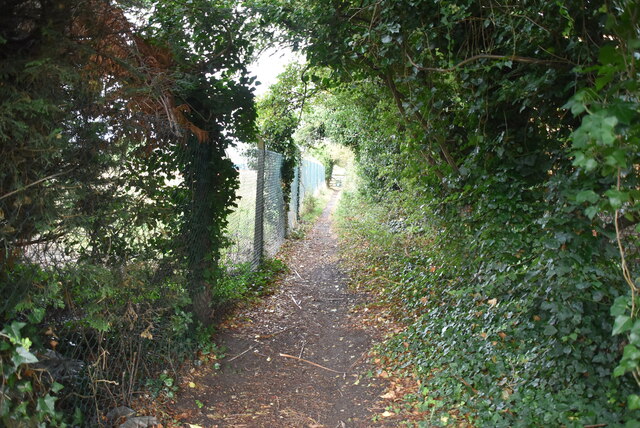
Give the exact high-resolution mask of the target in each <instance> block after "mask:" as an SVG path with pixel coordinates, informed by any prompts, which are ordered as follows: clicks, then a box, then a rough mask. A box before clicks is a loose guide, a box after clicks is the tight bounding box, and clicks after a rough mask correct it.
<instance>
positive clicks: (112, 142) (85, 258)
mask: <svg viewBox="0 0 640 428" xmlns="http://www.w3.org/2000/svg"><path fill="white" fill-rule="evenodd" d="M237 7H238V4H237V2H235V1H223V2H215V3H211V2H208V1H192V2H188V3H184V2H174V1H159V2H155V1H154V2H138V1H133V2H132V1H122V2H119V1H116V2H110V1H102V0H99V1H91V2H74V1H48V0H46V1H13V2H8V3H7V5H6V7H4V8H3V13H2V16H1V17H0V110H2V112H3V114H2V115H0V154H1V155H2V156H0V295H1V296H2V298H1V299H0V326H2V328H3V329H4V330H3V333H2V336H1V339H2V344H1V348H0V357H1V359H0V365H1V367H2V370H1V373H0V376H2V379H0V385H2V386H1V387H0V421H1V422H0V424H2V425H3V426H4V425H7V426H21V424H23V425H24V424H26V425H28V426H56V425H60V426H64V424H71V423H73V424H84V425H86V426H99V425H100V424H103V423H105V422H106V421H105V420H104V419H103V418H104V416H105V414H106V412H107V411H108V410H109V409H110V408H112V407H115V406H117V405H123V404H128V405H131V403H132V402H133V397H134V393H135V392H137V391H138V390H139V389H138V386H139V385H141V384H144V382H143V381H144V379H145V378H155V377H156V374H157V373H158V372H159V370H160V369H163V370H164V369H166V368H167V365H171V364H170V363H173V362H175V361H177V360H179V359H180V358H182V357H184V356H185V355H187V352H189V351H193V350H194V349H196V347H197V346H199V342H202V338H203V337H205V338H206V334H204V333H203V332H205V333H206V332H207V331H208V332H210V329H208V328H207V325H208V324H210V323H211V321H212V319H213V305H214V303H215V302H214V301H213V298H214V296H217V295H216V293H215V289H216V286H217V283H218V281H220V280H221V278H223V277H224V271H223V269H224V268H223V267H221V266H219V265H218V263H217V260H218V258H219V253H220V250H221V248H222V247H223V246H224V245H225V239H224V228H225V227H226V217H227V215H228V213H229V212H230V210H231V208H232V204H233V200H234V199H235V188H236V187H237V172H236V170H235V169H234V167H233V164H232V162H231V161H230V160H228V159H226V156H225V148H227V147H228V146H229V145H230V144H232V141H234V139H242V140H245V141H252V139H253V134H254V131H255V129H254V128H255V126H254V121H255V109H254V105H253V95H252V93H251V86H252V84H253V80H252V79H251V78H249V77H248V75H247V71H246V65H247V63H248V62H249V59H250V56H251V54H252V49H253V48H252V44H251V38H252V37H253V35H252V34H253V33H252V27H251V25H249V24H248V20H247V17H246V16H244V15H242V14H240V13H239V12H238V9H237ZM197 332H200V334H196V333H197ZM36 360H37V361H36Z"/></svg>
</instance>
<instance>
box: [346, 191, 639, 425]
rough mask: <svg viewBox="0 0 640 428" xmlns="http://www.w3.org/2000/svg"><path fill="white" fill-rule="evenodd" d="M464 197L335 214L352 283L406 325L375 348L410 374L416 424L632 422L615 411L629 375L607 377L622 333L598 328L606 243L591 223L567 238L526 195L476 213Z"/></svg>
mask: <svg viewBox="0 0 640 428" xmlns="http://www.w3.org/2000/svg"><path fill="white" fill-rule="evenodd" d="M492 194H494V195H495V194H496V193H492ZM472 196H473V195H468V197H472ZM504 197H505V198H509V197H511V198H517V196H514V195H511V196H509V195H508V194H505V196H504ZM481 203H482V202H480V203H479V204H481ZM466 206H467V205H466V204H465V201H464V200H463V201H450V204H449V206H448V209H449V210H451V211H453V214H452V213H451V212H449V213H443V208H441V207H434V206H432V205H430V204H429V203H422V202H420V201H417V200H416V198H404V199H401V198H400V197H399V196H397V195H393V194H391V195H387V197H386V198H384V200H382V201H377V202H373V201H372V200H371V199H368V198H366V197H364V196H362V195H358V194H351V193H349V194H345V195H343V197H342V200H341V204H340V206H339V208H338V211H337V219H338V224H339V230H340V234H341V239H342V242H343V251H344V255H345V259H347V260H348V263H350V264H351V270H352V273H353V279H354V281H355V282H356V284H357V285H359V286H365V287H368V288H369V289H371V290H372V291H373V292H375V293H378V294H379V296H380V298H381V300H383V301H384V302H385V303H386V304H387V305H389V306H390V307H391V308H394V310H395V315H396V317H397V318H398V320H400V321H402V323H403V324H404V325H405V330H404V331H403V332H401V333H399V334H393V335H391V336H389V338H388V339H387V340H386V341H385V342H384V344H383V345H382V347H381V348H382V351H383V352H384V353H385V354H386V355H387V356H388V357H390V359H391V361H393V364H394V365H395V366H396V367H395V368H404V369H405V370H409V371H410V372H412V373H413V375H415V376H416V377H417V378H418V379H419V381H420V383H421V385H422V391H421V392H422V396H421V397H414V399H415V400H416V401H417V403H416V404H417V405H418V406H419V407H422V408H425V406H426V407H430V408H432V409H433V415H432V416H433V417H432V418H431V420H430V421H425V422H423V425H424V426H433V425H434V424H436V425H437V424H442V425H447V424H450V423H471V424H474V425H478V426H584V425H595V424H607V426H619V425H623V424H625V422H627V421H629V420H630V419H632V418H637V417H638V415H637V411H630V410H628V409H626V408H625V407H624V401H625V397H626V394H628V393H629V392H630V391H632V382H630V379H629V378H624V377H623V378H614V377H613V376H612V370H613V368H614V367H615V366H616V362H617V360H618V359H619V357H620V354H621V349H622V346H623V343H622V341H621V340H620V339H619V338H618V337H616V336H614V337H612V336H611V325H612V319H611V317H610V316H609V306H610V304H611V301H612V300H613V299H615V298H616V297H617V295H619V293H620V292H619V291H618V290H619V289H621V287H615V286H612V284H616V283H617V282H619V279H618V275H617V272H616V270H615V268H616V267H615V266H614V265H613V264H612V263H608V262H607V260H606V259H604V260H603V258H602V257H595V255H594V254H595V253H596V251H598V252H601V251H605V252H606V251H609V249H608V247H607V244H606V242H605V244H603V243H602V240H601V239H600V238H601V237H600V231H596V230H593V231H592V230H589V229H587V230H585V231H583V232H580V231H579V230H578V229H579V228H580V225H578V224H575V225H574V227H575V228H576V230H578V232H579V233H577V235H576V236H575V237H572V239H567V237H566V236H563V235H562V234H560V233H556V232H555V231H554V225H553V224H549V223H545V220H548V219H546V218H545V209H544V207H542V206H536V205H535V204H516V203H514V204H496V205H494V206H493V207H491V208H488V207H485V208H486V209H485V210H484V211H481V210H478V211H477V212H478V214H474V212H468V210H466V211H465V207H466ZM476 206H477V205H476ZM516 211H518V212H516ZM488 216H490V217H491V221H486V219H487V217H488ZM480 217H482V218H483V219H484V223H483V224H481V225H479V223H477V221H478V220H477V219H479V218H480ZM445 219H446V220H447V223H446V224H445V221H444V220H445ZM456 219H459V220H456ZM605 241H606V240H605ZM603 245H604V247H603ZM612 254H615V253H612ZM612 258H613V255H612ZM604 284H607V285H604ZM622 289H623V288H622ZM447 421H448V422H447ZM633 423H634V422H632V421H631V422H628V424H627V426H635V425H633ZM602 426H604V425H602Z"/></svg>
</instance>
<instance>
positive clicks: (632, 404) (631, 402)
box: [627, 394, 640, 410]
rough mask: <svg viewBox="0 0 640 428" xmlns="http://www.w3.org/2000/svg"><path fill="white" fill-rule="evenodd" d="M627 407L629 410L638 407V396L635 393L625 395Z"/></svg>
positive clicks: (639, 407)
mask: <svg viewBox="0 0 640 428" xmlns="http://www.w3.org/2000/svg"><path fill="white" fill-rule="evenodd" d="M627 407H628V408H629V410H637V409H640V397H639V396H638V395H637V394H631V395H630V396H629V397H627Z"/></svg>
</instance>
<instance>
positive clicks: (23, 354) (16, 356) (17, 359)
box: [11, 346, 38, 367]
mask: <svg viewBox="0 0 640 428" xmlns="http://www.w3.org/2000/svg"><path fill="white" fill-rule="evenodd" d="M11 361H13V364H14V365H15V366H16V367H18V366H19V365H20V364H32V363H37V362H38V358H36V356H35V355H33V354H32V353H31V352H29V351H28V350H27V349H26V348H24V347H23V346H18V347H17V348H16V350H15V351H14V353H13V355H12V356H11Z"/></svg>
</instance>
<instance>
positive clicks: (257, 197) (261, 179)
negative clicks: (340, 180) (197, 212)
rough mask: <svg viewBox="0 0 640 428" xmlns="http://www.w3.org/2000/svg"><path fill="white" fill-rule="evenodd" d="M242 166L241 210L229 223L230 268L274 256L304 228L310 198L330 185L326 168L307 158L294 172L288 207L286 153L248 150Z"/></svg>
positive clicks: (226, 260) (238, 162) (227, 259)
mask: <svg viewBox="0 0 640 428" xmlns="http://www.w3.org/2000/svg"><path fill="white" fill-rule="evenodd" d="M262 156H263V158H262V159H263V162H262V161H261V157H262ZM261 162H262V163H261ZM236 166H237V167H238V170H239V174H240V187H239V189H238V193H237V196H238V197H237V199H236V204H237V207H236V208H235V210H234V212H233V213H232V214H231V215H230V216H229V219H228V220H229V226H228V229H227V230H228V234H227V237H228V238H229V240H230V242H231V244H230V245H229V247H228V248H227V250H226V251H225V253H224V256H223V262H224V264H226V265H227V266H233V265H237V264H240V263H251V264H252V265H253V266H257V265H258V263H259V262H260V259H261V258H262V257H263V256H266V257H273V256H274V255H275V254H276V253H277V252H278V249H279V248H280V246H281V245H282V243H283V242H284V239H285V237H286V235H287V233H288V231H290V230H293V229H294V228H295V227H296V226H297V225H298V220H299V217H300V213H301V211H302V208H303V202H304V200H305V198H308V197H310V196H313V195H314V194H315V193H316V192H317V191H318V190H319V189H321V188H322V187H324V186H325V181H324V167H323V165H322V164H321V163H319V162H317V161H315V160H310V159H304V160H303V161H302V162H301V163H300V165H299V166H297V167H296V169H295V171H294V178H293V182H292V183H291V192H290V194H289V202H288V204H286V203H285V195H284V193H283V182H282V166H283V156H282V155H281V154H279V153H275V152H272V151H269V150H264V151H261V150H259V149H255V150H248V151H246V152H245V154H244V155H243V156H242V158H241V159H239V160H236ZM261 188H262V191H260V189H261Z"/></svg>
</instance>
